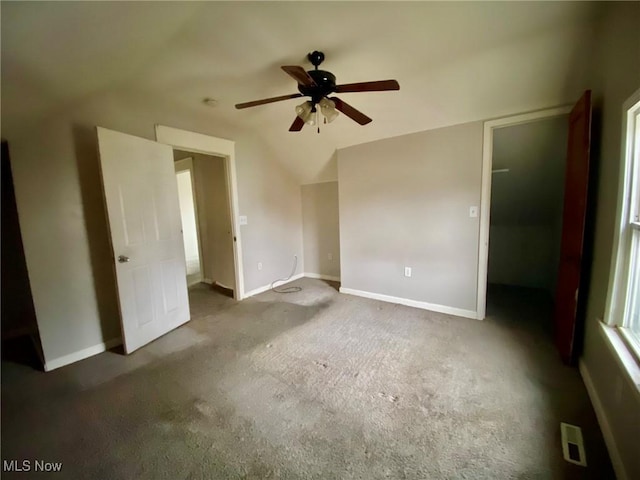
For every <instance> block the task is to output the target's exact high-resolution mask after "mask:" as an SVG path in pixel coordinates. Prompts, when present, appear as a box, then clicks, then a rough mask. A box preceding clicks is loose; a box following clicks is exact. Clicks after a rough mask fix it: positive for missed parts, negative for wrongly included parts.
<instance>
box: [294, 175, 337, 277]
mask: <svg viewBox="0 0 640 480" xmlns="http://www.w3.org/2000/svg"><path fill="white" fill-rule="evenodd" d="M302 232H303V236H304V268H305V272H306V273H313V274H318V275H323V276H328V277H340V221H339V218H338V182H325V183H314V184H310V185H303V186H302ZM329 255H331V256H332V258H331V259H329Z"/></svg>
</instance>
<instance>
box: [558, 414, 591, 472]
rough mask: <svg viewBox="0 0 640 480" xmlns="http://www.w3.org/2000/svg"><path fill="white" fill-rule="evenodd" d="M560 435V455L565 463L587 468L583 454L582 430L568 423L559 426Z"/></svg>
mask: <svg viewBox="0 0 640 480" xmlns="http://www.w3.org/2000/svg"><path fill="white" fill-rule="evenodd" d="M560 432H561V435H562V455H563V456H564V459H565V460H566V461H567V462H570V463H575V464H576V465H581V466H583V467H586V466H587V457H586V455H585V454H584V442H583V441H582V430H581V429H580V427H576V426H575V425H569V424H568V423H561V424H560Z"/></svg>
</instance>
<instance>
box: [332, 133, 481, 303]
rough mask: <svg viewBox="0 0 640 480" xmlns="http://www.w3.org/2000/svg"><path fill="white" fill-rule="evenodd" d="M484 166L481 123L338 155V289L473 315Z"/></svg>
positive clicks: (410, 136) (368, 145)
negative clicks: (472, 213)
mask: <svg viewBox="0 0 640 480" xmlns="http://www.w3.org/2000/svg"><path fill="white" fill-rule="evenodd" d="M481 167H482V123H481V122H474V123H467V124H463V125H456V126H453V127H448V128H441V129H437V130H430V131H427V132H421V133H415V134H411V135H404V136H401V137H395V138H390V139H386V140H380V141H376V142H371V143H367V144H363V145H358V146H354V147H349V148H345V149H341V150H338V186H339V191H340V250H341V251H340V254H341V277H342V286H343V287H345V288H350V289H354V290H361V291H366V292H370V293H378V294H383V295H390V296H394V297H400V298H405V299H410V300H416V301H421V302H427V303H430V304H435V305H442V306H447V307H454V308H458V309H464V310H468V311H475V310H476V289H477V269H478V235H479V222H478V218H470V217H469V207H471V206H479V205H480V185H481ZM405 266H408V267H411V268H412V269H413V275H412V277H411V278H405V277H404V267H405Z"/></svg>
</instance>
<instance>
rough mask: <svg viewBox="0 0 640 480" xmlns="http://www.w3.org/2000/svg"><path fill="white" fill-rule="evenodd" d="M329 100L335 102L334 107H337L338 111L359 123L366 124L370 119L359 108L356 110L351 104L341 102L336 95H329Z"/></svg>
mask: <svg viewBox="0 0 640 480" xmlns="http://www.w3.org/2000/svg"><path fill="white" fill-rule="evenodd" d="M329 100H331V101H333V102H334V103H335V104H336V109H338V110H339V111H341V112H342V113H344V114H345V115H346V116H347V117H349V118H350V119H352V120H354V121H356V122H358V123H359V124H360V125H366V124H367V123H369V122H371V121H372V120H371V119H370V118H369V117H367V116H366V115H365V114H364V113H362V112H361V111H360V110H356V109H355V108H353V107H352V106H351V105H349V104H348V103H345V102H343V101H342V100H340V99H339V98H337V97H331V98H330V99H329Z"/></svg>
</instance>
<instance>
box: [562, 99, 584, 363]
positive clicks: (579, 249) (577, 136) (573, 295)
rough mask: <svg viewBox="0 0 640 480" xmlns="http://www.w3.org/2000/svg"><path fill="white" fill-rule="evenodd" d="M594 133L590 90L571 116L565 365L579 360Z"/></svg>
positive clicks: (565, 245)
mask: <svg viewBox="0 0 640 480" xmlns="http://www.w3.org/2000/svg"><path fill="white" fill-rule="evenodd" d="M590 133H591V91H590V90H587V91H586V92H585V93H584V95H583V96H582V97H581V98H580V100H578V103H576V105H575V106H574V107H573V110H571V114H570V115H569V140H568V145H567V165H566V170H565V181H564V209H563V213H562V244H561V247H560V265H559V270H558V286H557V289H556V301H555V341H556V346H557V348H558V351H559V352H560V356H561V357H562V360H563V361H564V362H565V363H572V362H573V361H574V360H575V358H574V355H575V333H576V322H577V321H578V319H577V310H578V308H577V307H578V301H579V300H578V299H579V295H580V291H579V289H580V277H581V274H582V255H583V247H584V227H585V219H586V213H587V191H588V184H589V144H590ZM584 293H586V292H584Z"/></svg>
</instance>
